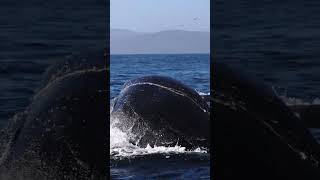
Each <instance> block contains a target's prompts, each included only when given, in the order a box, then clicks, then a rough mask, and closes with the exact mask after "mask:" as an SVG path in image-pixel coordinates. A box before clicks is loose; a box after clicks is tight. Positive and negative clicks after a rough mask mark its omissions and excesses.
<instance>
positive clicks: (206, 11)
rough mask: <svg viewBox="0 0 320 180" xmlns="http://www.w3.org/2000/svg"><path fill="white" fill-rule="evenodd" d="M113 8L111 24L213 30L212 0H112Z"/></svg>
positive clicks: (141, 29)
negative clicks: (211, 19)
mask: <svg viewBox="0 0 320 180" xmlns="http://www.w3.org/2000/svg"><path fill="white" fill-rule="evenodd" d="M110 11H111V12H110V13H111V17H110V18H111V19H110V26H111V28H116V29H129V30H134V31H138V32H157V31H163V30H177V29H179V30H192V31H206V32H209V31H210V0H111V1H110Z"/></svg>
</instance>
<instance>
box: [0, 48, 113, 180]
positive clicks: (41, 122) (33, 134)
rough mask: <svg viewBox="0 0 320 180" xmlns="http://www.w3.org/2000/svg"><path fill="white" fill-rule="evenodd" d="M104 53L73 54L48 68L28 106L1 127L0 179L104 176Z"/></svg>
mask: <svg viewBox="0 0 320 180" xmlns="http://www.w3.org/2000/svg"><path fill="white" fill-rule="evenodd" d="M106 64H107V53H106V52H105V54H104V53H103V51H99V52H97V53H96V52H94V53H90V54H88V55H86V56H82V55H81V56H71V57H69V58H67V59H66V60H63V61H61V62H59V63H57V64H55V65H53V66H52V67H50V68H49V70H48V71H47V72H46V75H45V77H44V80H43V83H42V85H41V86H40V87H39V90H38V92H37V93H36V94H35V95H34V97H33V98H32V100H31V103H30V105H29V106H28V107H27V108H26V110H25V111H24V112H22V113H19V114H17V115H16V116H15V117H14V118H12V119H10V120H9V124H8V126H7V127H6V128H5V129H3V130H2V131H1V134H0V135H1V140H0V177H1V179H106V178H107V174H108V166H107V164H108V156H109V154H108V151H107V147H108V143H107V142H108V139H107V137H108V136H109V134H108V132H109V122H108V119H109V112H108V111H109V109H108V108H107V105H108V103H107V99H108V97H109V86H108V83H109V79H108V77H107V74H108V69H107V68H106Z"/></svg>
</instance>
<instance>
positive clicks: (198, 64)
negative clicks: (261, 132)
mask: <svg viewBox="0 0 320 180" xmlns="http://www.w3.org/2000/svg"><path fill="white" fill-rule="evenodd" d="M110 60H111V61H110V90H111V91H110V95H111V99H112V98H114V97H116V96H117V95H118V94H119V92H120V90H121V87H122V85H123V84H124V83H125V82H127V81H128V80H130V79H133V78H138V77H142V76H146V75H163V76H168V77H172V78H174V79H177V80H179V81H180V82H182V83H184V84H186V85H188V86H190V87H192V88H194V89H195V90H196V91H198V92H199V93H200V94H208V93H209V92H210V55H209V54H171V55H168V54H157V55H111V59H110ZM110 136H111V138H110V143H111V144H110V158H111V163H110V165H111V169H110V172H111V177H112V178H113V179H210V154H209V153H208V152H206V151H203V150H201V149H196V150H194V151H186V150H185V148H184V147H180V146H176V147H147V148H138V147H134V146H133V145H130V144H129V143H128V142H127V141H126V134H124V133H122V132H120V130H117V129H115V128H113V127H112V126H111V129H110Z"/></svg>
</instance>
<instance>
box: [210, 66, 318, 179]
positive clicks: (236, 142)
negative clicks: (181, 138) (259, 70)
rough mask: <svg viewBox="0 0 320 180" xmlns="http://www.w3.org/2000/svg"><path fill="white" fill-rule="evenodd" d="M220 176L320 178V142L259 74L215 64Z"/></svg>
mask: <svg viewBox="0 0 320 180" xmlns="http://www.w3.org/2000/svg"><path fill="white" fill-rule="evenodd" d="M211 70H212V76H211V82H212V92H211V94H212V99H211V104H212V116H213V121H212V135H213V140H212V148H213V149H214V150H212V153H213V156H212V162H213V167H214V173H213V177H214V178H215V179H222V180H229V179H230V180H231V179H260V180H264V179H265V180H267V179H268V180H270V179H296V180H298V179H309V180H316V179H320V168H319V160H320V158H319V157H320V156H319V152H320V151H319V145H318V144H317V142H316V140H315V139H314V138H313V136H312V135H311V134H310V132H309V131H308V129H307V126H306V124H305V123H304V122H303V121H301V120H300V119H299V118H298V117H297V116H295V115H294V113H293V112H292V111H291V110H290V109H289V107H287V106H286V105H285V104H284V103H283V102H282V101H281V100H280V99H279V98H278V97H277V95H276V94H275V93H274V92H273V91H272V89H271V88H269V87H267V86H265V85H263V84H262V83H260V82H259V81H258V80H257V79H256V78H254V77H252V76H250V75H248V74H245V73H243V72H240V71H239V70H237V69H235V68H230V67H229V66H226V65H224V64H222V63H212V64H211Z"/></svg>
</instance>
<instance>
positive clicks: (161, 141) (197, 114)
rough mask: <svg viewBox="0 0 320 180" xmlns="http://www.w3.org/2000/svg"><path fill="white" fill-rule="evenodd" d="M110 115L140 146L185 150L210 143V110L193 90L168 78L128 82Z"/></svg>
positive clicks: (149, 78) (159, 77)
mask: <svg viewBox="0 0 320 180" xmlns="http://www.w3.org/2000/svg"><path fill="white" fill-rule="evenodd" d="M111 117H118V120H119V121H120V123H119V125H118V127H119V128H121V129H122V130H123V131H130V133H131V134H132V135H133V136H132V142H133V143H134V144H137V145H138V146H141V147H146V146H147V145H148V144H149V145H151V146H153V145H157V146H161V145H165V146H175V145H176V144H178V145H181V146H184V147H186V148H188V149H192V148H197V147H205V148H208V147H209V144H210V136H209V134H210V126H209V122H210V113H209V106H208V104H207V103H206V102H205V100H204V99H203V98H202V97H201V96H200V95H199V94H198V93H197V92H196V91H195V90H193V89H191V88H189V87H188V86H186V85H184V84H182V83H181V82H179V81H176V80H174V79H172V78H169V77H164V76H145V77H141V78H137V79H133V80H130V81H129V82H127V83H126V84H125V85H124V87H123V89H122V91H121V92H120V95H119V96H118V97H117V100H116V102H115V103H114V107H113V111H112V112H111Z"/></svg>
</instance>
